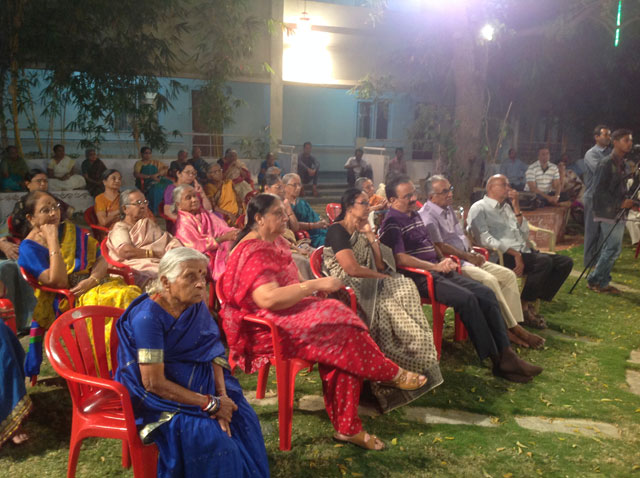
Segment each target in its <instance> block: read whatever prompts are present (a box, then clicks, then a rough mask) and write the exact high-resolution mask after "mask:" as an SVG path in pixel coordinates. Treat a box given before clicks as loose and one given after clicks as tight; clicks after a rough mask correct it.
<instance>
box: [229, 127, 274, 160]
mask: <svg viewBox="0 0 640 478" xmlns="http://www.w3.org/2000/svg"><path fill="white" fill-rule="evenodd" d="M262 133H263V134H262V136H261V137H253V136H245V137H244V138H241V139H240V146H239V149H240V151H239V154H240V157H241V158H254V159H256V158H261V159H264V158H266V156H267V153H271V152H274V151H277V149H278V147H279V146H280V144H282V141H281V140H280V139H276V138H274V137H273V136H271V135H270V134H269V127H268V126H267V127H265V128H264V129H263V131H262Z"/></svg>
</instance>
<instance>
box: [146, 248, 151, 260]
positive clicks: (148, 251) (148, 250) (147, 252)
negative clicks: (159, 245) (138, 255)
mask: <svg viewBox="0 0 640 478" xmlns="http://www.w3.org/2000/svg"><path fill="white" fill-rule="evenodd" d="M145 254H146V256H147V258H151V257H153V251H152V250H151V249H147V251H146V252H145Z"/></svg>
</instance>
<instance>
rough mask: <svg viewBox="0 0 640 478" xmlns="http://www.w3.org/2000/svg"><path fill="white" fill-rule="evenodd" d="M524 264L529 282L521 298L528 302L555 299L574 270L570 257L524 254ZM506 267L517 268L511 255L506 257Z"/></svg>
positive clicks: (533, 253) (525, 285)
mask: <svg viewBox="0 0 640 478" xmlns="http://www.w3.org/2000/svg"><path fill="white" fill-rule="evenodd" d="M522 262H524V273H525V274H526V275H527V281H526V282H525V284H524V289H523V290H522V294H521V295H520V297H521V298H522V300H526V301H528V302H532V301H534V300H537V299H542V300H546V301H550V300H551V299H553V298H554V297H555V295H556V293H557V292H558V291H559V290H560V287H562V284H564V281H565V280H566V279H567V277H568V276H569V273H570V272H571V269H572V268H573V259H571V258H570V257H567V256H560V255H558V254H545V253H544V252H523V253H522ZM504 266H505V267H508V268H509V269H513V268H514V267H515V266H516V261H515V259H514V258H513V256H512V255H511V254H505V255H504Z"/></svg>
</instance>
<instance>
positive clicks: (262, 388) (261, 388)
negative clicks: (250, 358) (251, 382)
mask: <svg viewBox="0 0 640 478" xmlns="http://www.w3.org/2000/svg"><path fill="white" fill-rule="evenodd" d="M269 368H271V364H266V365H263V366H262V367H260V370H258V386H257V387H256V398H260V399H261V398H264V394H265V392H266V391H267V382H268V381H269ZM276 374H277V370H276ZM278 389H280V381H279V380H278Z"/></svg>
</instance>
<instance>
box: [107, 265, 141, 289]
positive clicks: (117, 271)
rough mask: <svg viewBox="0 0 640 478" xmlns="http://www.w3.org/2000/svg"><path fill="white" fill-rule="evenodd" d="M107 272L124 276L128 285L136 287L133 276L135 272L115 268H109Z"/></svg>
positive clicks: (128, 269)
mask: <svg viewBox="0 0 640 478" xmlns="http://www.w3.org/2000/svg"><path fill="white" fill-rule="evenodd" d="M107 272H108V273H109V274H112V275H118V276H122V277H123V278H124V281H125V283H126V284H127V285H135V283H136V280H135V277H134V276H133V272H131V269H130V268H127V269H117V268H115V267H109V268H108V269H107Z"/></svg>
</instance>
